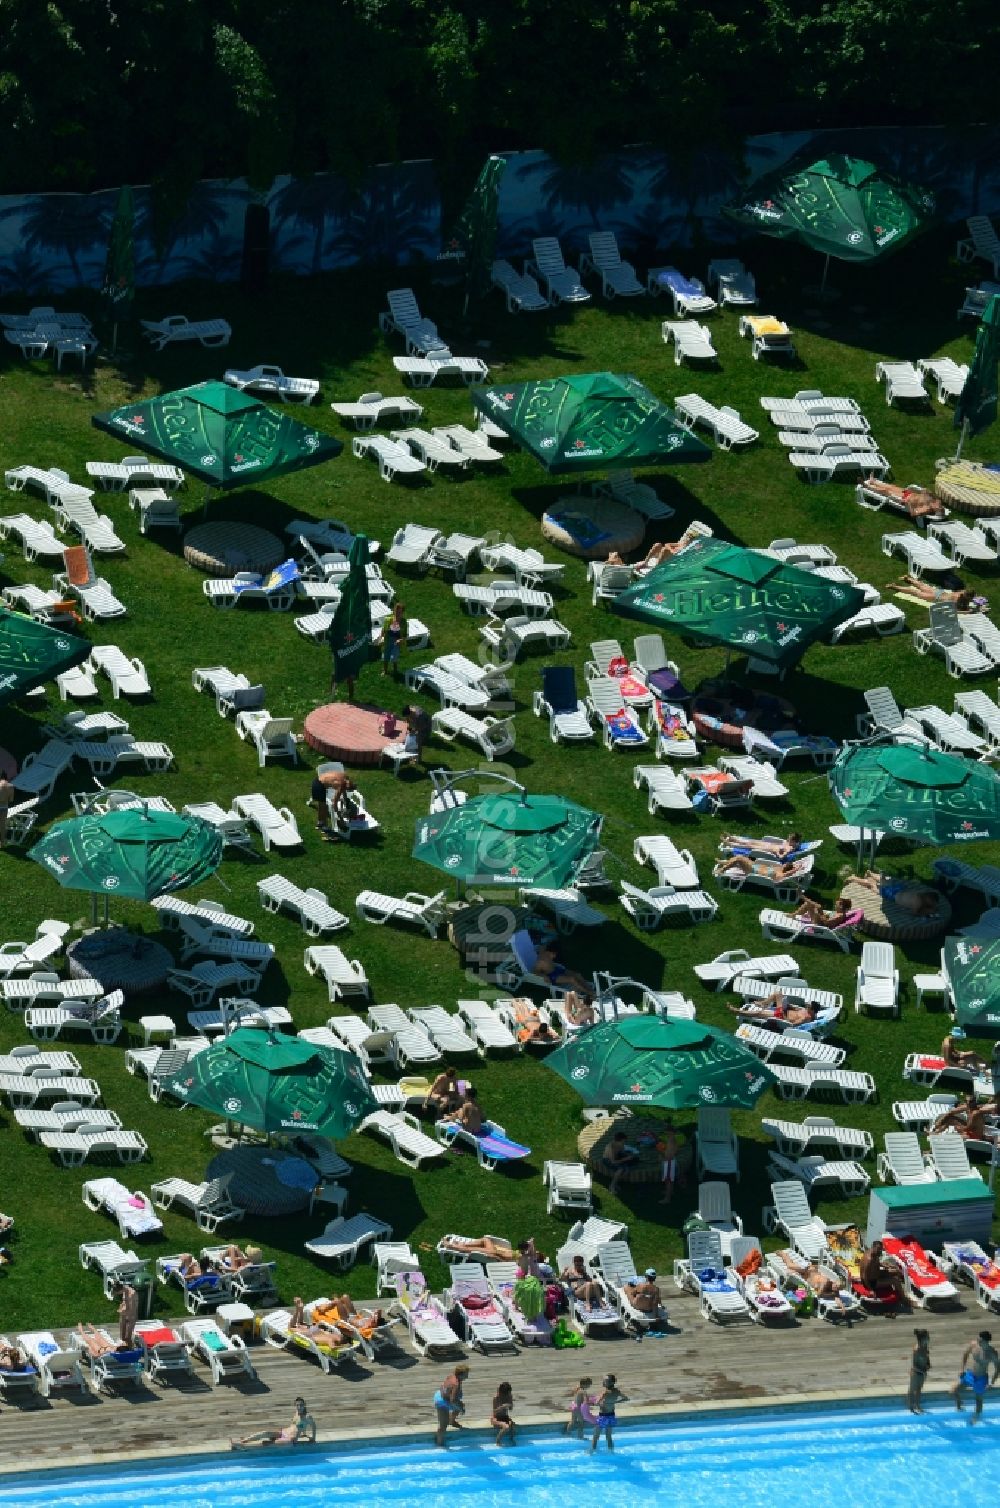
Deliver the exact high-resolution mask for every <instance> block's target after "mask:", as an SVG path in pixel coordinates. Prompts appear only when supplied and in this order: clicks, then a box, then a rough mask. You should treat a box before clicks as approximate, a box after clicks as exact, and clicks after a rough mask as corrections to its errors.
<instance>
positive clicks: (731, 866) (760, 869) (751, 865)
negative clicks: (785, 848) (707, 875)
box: [712, 854, 803, 880]
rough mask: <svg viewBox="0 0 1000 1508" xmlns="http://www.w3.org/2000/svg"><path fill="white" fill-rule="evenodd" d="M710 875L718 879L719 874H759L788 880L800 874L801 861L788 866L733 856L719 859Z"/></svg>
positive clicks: (742, 855)
mask: <svg viewBox="0 0 1000 1508" xmlns="http://www.w3.org/2000/svg"><path fill="white" fill-rule="evenodd" d="M712 873H713V874H714V875H715V876H716V877H718V876H719V875H721V874H727V873H728V874H759V875H764V876H766V877H767V878H771V879H776V880H788V879H791V878H792V877H793V876H794V875H797V874H802V873H803V869H802V861H801V860H800V859H795V860H793V861H792V863H790V864H769V863H768V861H767V860H766V859H751V858H748V857H747V856H746V855H745V854H733V855H731V856H730V857H729V858H726V859H720V860H719V862H718V863H717V864H716V866H715V868H714V869H713V870H712Z"/></svg>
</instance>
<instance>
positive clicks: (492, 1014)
mask: <svg viewBox="0 0 1000 1508" xmlns="http://www.w3.org/2000/svg"><path fill="white" fill-rule="evenodd" d="M458 1014H459V1016H461V1018H462V1019H463V1020H464V1021H465V1022H467V1023H468V1027H469V1031H470V1032H471V1034H472V1036H473V1037H474V1038H475V1041H476V1043H477V1050H478V1052H479V1056H480V1057H481V1058H485V1056H486V1054H487V1052H488V1051H489V1050H490V1049H491V1048H492V1049H493V1050H494V1051H495V1052H504V1051H507V1050H510V1051H514V1050H515V1049H516V1047H517V1038H516V1037H515V1036H514V1033H513V1032H512V1031H511V1030H510V1028H509V1027H508V1026H506V1025H505V1024H504V1022H503V1021H502V1020H501V1018H500V1016H499V1015H498V1014H497V1012H496V1010H495V1009H494V1008H493V1006H492V1005H490V1003H489V1001H487V1000H460V1001H459V1002H458Z"/></svg>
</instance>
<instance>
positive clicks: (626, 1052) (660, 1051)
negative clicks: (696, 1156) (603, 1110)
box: [543, 1016, 775, 1110]
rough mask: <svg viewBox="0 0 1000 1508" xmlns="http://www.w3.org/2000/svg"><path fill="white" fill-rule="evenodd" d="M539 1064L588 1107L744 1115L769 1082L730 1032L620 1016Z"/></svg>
mask: <svg viewBox="0 0 1000 1508" xmlns="http://www.w3.org/2000/svg"><path fill="white" fill-rule="evenodd" d="M543 1061H544V1062H545V1065H546V1067H547V1068H551V1069H552V1070H553V1071H554V1072H555V1073H557V1074H559V1076H560V1078H563V1079H565V1080H566V1082H567V1083H568V1084H572V1086H573V1088H574V1089H575V1090H576V1091H577V1093H578V1094H579V1095H580V1096H581V1097H582V1098H583V1099H584V1100H585V1101H586V1102H587V1104H588V1105H648V1106H659V1107H660V1108H661V1109H664V1110H684V1109H688V1108H690V1107H692V1106H695V1105H729V1106H739V1107H741V1108H743V1109H749V1108H750V1107H751V1106H753V1105H755V1104H756V1103H757V1101H758V1100H759V1099H760V1097H761V1095H762V1094H763V1093H764V1090H765V1089H767V1088H768V1087H769V1086H770V1085H771V1084H773V1083H774V1082H775V1077H774V1074H773V1073H772V1072H771V1070H770V1069H769V1068H765V1067H764V1065H763V1064H762V1063H761V1062H760V1061H759V1060H758V1059H757V1058H755V1057H754V1055H753V1053H752V1052H751V1051H750V1050H749V1048H747V1047H744V1046H743V1043H742V1042H740V1041H738V1040H737V1038H736V1037H734V1036H733V1035H732V1033H731V1032H725V1031H720V1030H719V1029H718V1028H717V1027H714V1026H705V1025H703V1024H702V1022H700V1021H668V1020H664V1018H663V1017H662V1016H623V1017H620V1018H619V1019H617V1020H615V1021H605V1022H603V1023H601V1024H599V1025H597V1026H592V1027H589V1028H588V1029H587V1030H586V1031H582V1032H579V1033H577V1034H576V1035H574V1036H572V1037H570V1038H569V1039H568V1040H567V1041H566V1042H564V1043H563V1044H562V1046H561V1047H557V1048H556V1049H555V1051H554V1052H550V1053H549V1054H548V1055H547V1057H546V1058H545V1059H544V1060H543Z"/></svg>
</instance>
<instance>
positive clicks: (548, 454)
mask: <svg viewBox="0 0 1000 1508" xmlns="http://www.w3.org/2000/svg"><path fill="white" fill-rule="evenodd" d="M472 402H473V404H474V405H475V407H476V408H477V409H478V410H479V412H480V413H482V414H486V415H487V416H488V417H489V418H490V419H492V420H493V422H494V423H495V424H498V425H499V426H500V428H501V429H502V430H503V431H504V433H505V434H508V435H510V437H511V439H513V440H514V441H515V442H516V443H517V444H518V445H520V446H521V447H522V448H523V449H524V450H527V451H529V452H530V454H531V455H533V456H534V458H535V460H536V461H538V462H540V464H541V465H542V466H544V467H545V469H546V471H551V472H576V471H592V470H594V468H595V467H600V468H613V467H623V466H624V467H633V466H657V465H661V464H663V463H665V462H668V463H669V464H670V465H675V464H676V463H677V462H680V461H707V460H708V459H709V457H710V456H711V451H710V450H709V448H708V446H707V445H703V444H702V442H701V441H700V440H697V439H695V437H694V435H692V434H689V433H688V431H687V430H686V429H685V428H684V426H683V425H682V424H681V422H680V420H679V419H678V418H677V416H676V414H675V413H674V412H673V411H672V410H671V409H669V408H667V406H666V404H665V403H661V402H660V400H659V398H657V397H656V395H655V393H651V392H650V390H649V388H648V387H646V386H645V384H644V383H641V382H640V381H639V379H638V378H637V377H630V376H628V374H626V373H623V372H590V373H586V374H583V375H581V376H576V377H545V378H542V379H541V380H539V381H537V382H512V383H509V384H506V385H504V386H501V387H487V388H476V389H474V391H473V394H472Z"/></svg>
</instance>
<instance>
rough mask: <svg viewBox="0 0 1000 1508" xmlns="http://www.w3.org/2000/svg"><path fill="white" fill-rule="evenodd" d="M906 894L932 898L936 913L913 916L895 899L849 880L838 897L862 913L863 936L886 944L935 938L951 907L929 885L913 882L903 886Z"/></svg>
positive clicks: (861, 930) (949, 918)
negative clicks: (918, 892) (925, 895)
mask: <svg viewBox="0 0 1000 1508" xmlns="http://www.w3.org/2000/svg"><path fill="white" fill-rule="evenodd" d="M905 888H906V890H908V891H924V892H927V893H928V894H930V895H933V896H934V899H935V900H936V902H937V910H936V911H934V912H933V913H932V914H930V915H929V916H915V915H914V913H913V912H912V911H908V910H907V909H906V907H905V906H900V905H898V904H897V903H896V901H895V900H892V899H890V898H888V897H887V896H884V895H880V894H879V893H878V891H876V890H872V889H871V888H870V887H869V886H867V885H860V884H858V882H857V880H848V881H847V884H846V885H845V886H844V888H843V890H842V891H841V894H842V895H843V896H844V898H845V899H846V900H848V901H849V902H850V904H851V907H852V909H855V908H856V909H857V910H859V911H861V912H863V916H862V919H861V921H860V922H859V923H858V931H859V932H861V933H862V934H863V935H864V936H865V937H878V938H881V939H882V940H883V941H885V942H919V941H920V939H921V938H926V937H937V936H938V934H939V933H941V932H943V931H944V930H945V928H946V927H947V926H948V923H949V922H950V921H951V904H950V902H948V901H947V900H946V899H945V897H944V896H943V895H942V894H941V893H940V891H938V890H935V889H934V887H933V886H932V885H921V884H920V883H919V882H917V881H914V882H913V883H912V884H907V885H906V887H905Z"/></svg>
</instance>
